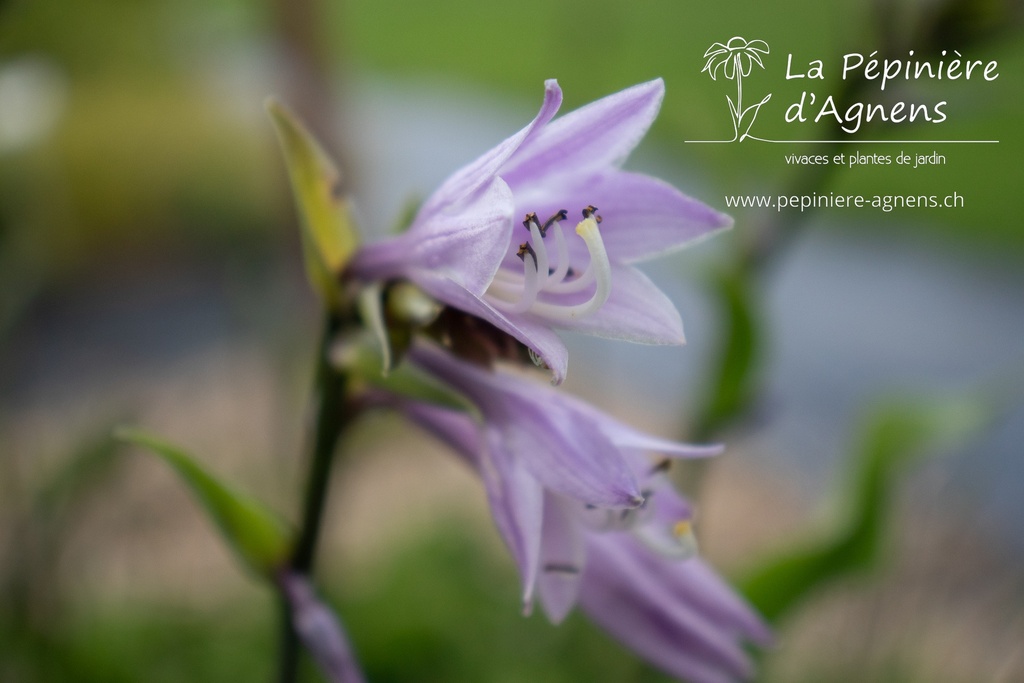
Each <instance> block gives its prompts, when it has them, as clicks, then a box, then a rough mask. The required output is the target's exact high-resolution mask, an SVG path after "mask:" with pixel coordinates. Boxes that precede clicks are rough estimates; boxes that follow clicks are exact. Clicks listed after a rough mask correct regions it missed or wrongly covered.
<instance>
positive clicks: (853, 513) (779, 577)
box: [740, 395, 997, 621]
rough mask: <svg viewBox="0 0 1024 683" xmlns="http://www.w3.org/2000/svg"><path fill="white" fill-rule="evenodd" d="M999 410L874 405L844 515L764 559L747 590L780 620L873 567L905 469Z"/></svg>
mask: <svg viewBox="0 0 1024 683" xmlns="http://www.w3.org/2000/svg"><path fill="white" fill-rule="evenodd" d="M996 413H997V407H996V406H995V405H994V404H993V403H992V402H991V401H988V400H985V399H983V398H982V397H979V396H976V395H971V396H960V397H950V398H945V399H917V400H913V401H901V402H898V403H893V404H890V405H888V406H885V407H882V408H880V409H878V410H876V411H875V412H874V414H873V416H872V417H871V418H870V419H869V421H868V423H867V425H866V428H865V430H864V436H863V438H862V442H861V446H860V447H859V448H858V449H857V450H855V451H854V453H853V456H852V458H851V465H852V476H851V477H850V478H849V479H848V481H847V482H846V486H845V489H844V491H843V493H844V495H845V497H846V499H847V505H848V510H849V512H848V514H847V515H846V516H845V520H844V521H843V522H842V523H841V524H839V525H837V527H836V528H835V529H834V530H833V531H832V532H831V533H829V534H826V535H825V536H824V537H822V538H820V539H819V540H817V541H814V542H809V543H807V544H805V545H804V546H802V547H799V548H796V549H794V550H791V551H789V552H785V553H783V554H781V555H778V556H776V557H775V558H772V559H770V560H768V561H766V562H764V563H762V564H761V565H760V566H759V567H757V568H756V569H755V570H753V571H752V572H750V573H749V574H748V576H747V578H746V579H745V580H744V581H741V582H740V586H741V590H742V591H743V593H744V594H745V595H746V596H747V598H748V599H749V600H750V601H751V602H752V603H753V604H754V605H755V606H756V607H757V608H758V609H759V610H760V611H761V613H762V614H763V615H764V616H765V617H766V618H767V619H769V620H770V621H777V620H778V619H780V618H781V617H782V616H784V615H785V614H786V613H788V612H789V611H790V610H792V609H793V608H794V607H795V606H796V605H798V604H799V603H800V602H801V601H803V600H804V599H806V598H807V597H808V596H809V595H810V594H811V593H812V592H813V591H815V590H817V589H819V588H821V587H823V586H824V585H826V584H828V583H830V582H833V581H835V580H837V579H840V578H843V577H846V576H849V575H851V574H854V573H857V572H861V571H864V570H867V569H870V568H871V567H873V566H874V565H875V564H876V563H877V561H878V559H879V558H880V557H881V555H882V552H881V551H882V548H883V545H884V542H885V540H886V529H887V527H888V524H889V520H890V516H891V510H890V508H891V501H892V497H893V492H894V489H895V487H896V484H897V483H898V481H899V479H900V476H901V474H902V473H903V472H904V471H905V468H906V466H907V465H909V464H911V463H913V462H914V461H916V460H918V459H920V458H921V457H922V456H924V455H927V454H929V453H933V452H935V451H938V450H944V449H945V450H948V448H949V447H951V446H953V445H954V444H955V443H958V442H960V441H962V440H964V439H966V438H967V437H969V436H971V435H973V434H975V433H977V432H978V431H979V430H980V429H981V428H982V427H983V426H985V425H987V424H989V423H990V422H991V421H992V419H993V418H994V416H995V415H996Z"/></svg>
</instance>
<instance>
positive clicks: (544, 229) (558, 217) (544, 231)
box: [540, 209, 569, 237]
mask: <svg viewBox="0 0 1024 683" xmlns="http://www.w3.org/2000/svg"><path fill="white" fill-rule="evenodd" d="M568 216H569V212H568V211H566V210H565V209H559V210H558V212H557V213H556V214H555V215H554V216H552V217H551V218H549V219H547V220H546V221H545V222H544V225H542V226H541V227H540V236H541V237H547V236H548V228H550V227H551V226H552V225H554V224H555V223H558V222H559V221H564V220H565V219H566V218H567V217H568Z"/></svg>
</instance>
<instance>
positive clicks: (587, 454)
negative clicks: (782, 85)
mask: <svg viewBox="0 0 1024 683" xmlns="http://www.w3.org/2000/svg"><path fill="white" fill-rule="evenodd" d="M409 358H410V359H411V360H412V361H413V362H415V363H416V364H417V365H418V366H420V367H422V368H423V369H425V370H427V371H428V372H430V373H431V374H433V375H435V376H436V377H437V378H438V379H440V380H441V381H443V382H445V383H447V384H449V385H450V386H452V388H454V389H455V390H456V391H460V392H462V393H463V394H465V395H466V396H467V397H468V398H469V399H470V400H472V401H473V402H474V403H475V404H476V405H477V406H478V407H479V408H480V411H481V412H482V413H483V416H484V420H485V421H486V422H487V424H488V425H489V426H491V427H492V428H493V429H496V430H498V431H500V433H501V435H502V439H503V443H504V447H505V448H507V450H508V451H510V452H513V453H516V454H517V456H518V457H520V458H522V459H523V462H524V464H525V466H526V467H527V468H529V470H530V471H531V472H532V473H533V475H534V476H535V477H536V478H537V479H538V480H539V481H540V482H542V483H543V484H544V485H545V486H546V487H548V488H550V489H553V490H555V491H559V492H561V493H564V494H565V495H567V496H570V497H572V498H576V499H578V500H580V501H582V502H584V503H589V504H593V505H601V506H606V507H634V506H635V505H637V504H638V503H639V501H640V490H639V487H638V486H637V483H636V479H635V478H634V476H633V473H632V471H631V470H630V468H629V466H628V464H627V463H626V461H625V459H624V458H623V457H622V455H621V453H620V452H619V451H618V449H616V448H615V446H614V445H613V444H612V443H611V441H609V440H608V438H607V437H606V436H604V434H602V433H601V432H600V430H598V429H580V428H579V424H578V418H579V417H580V415H579V414H578V413H576V412H575V411H573V409H572V405H571V404H568V403H564V402H560V401H557V400H549V401H545V400H544V396H545V395H546V394H548V393H554V392H555V390H554V389H552V388H551V387H550V386H547V385H542V384H538V383H534V382H530V381H527V380H525V379H519V378H516V377H513V376H511V375H503V376H502V377H500V378H499V377H497V376H495V375H494V374H493V373H488V372H486V371H483V370H479V369H477V368H476V367H473V366H471V365H469V364H468V363H464V362H462V361H459V360H456V359H454V358H452V357H451V356H449V355H448V354H446V353H444V352H443V351H441V350H439V349H436V348H433V347H430V346H428V345H426V344H417V345H415V346H414V347H413V348H412V349H411V350H410V352H409Z"/></svg>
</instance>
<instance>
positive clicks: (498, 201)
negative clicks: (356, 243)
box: [351, 178, 514, 296]
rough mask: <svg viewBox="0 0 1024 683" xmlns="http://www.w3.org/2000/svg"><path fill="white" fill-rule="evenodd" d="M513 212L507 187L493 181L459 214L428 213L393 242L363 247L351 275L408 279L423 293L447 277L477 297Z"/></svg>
mask: <svg viewBox="0 0 1024 683" xmlns="http://www.w3.org/2000/svg"><path fill="white" fill-rule="evenodd" d="M513 208H514V206H513V200H512V194H511V192H510V190H509V188H508V186H507V185H506V184H505V183H504V181H502V180H501V179H500V178H492V179H491V180H490V181H489V182H488V183H487V185H486V187H483V188H482V189H481V190H480V192H478V193H477V194H476V195H475V196H474V198H473V200H472V201H471V202H470V203H469V204H468V205H466V206H463V207H461V210H458V211H451V212H435V213H432V214H429V216H428V217H427V218H426V219H425V220H422V221H419V222H417V223H416V224H415V225H413V227H412V228H410V229H409V231H408V232H406V233H404V234H402V235H399V236H398V237H396V238H395V239H393V240H385V241H383V242H376V243H373V244H368V245H366V246H364V247H363V248H362V249H360V250H359V251H358V252H356V255H355V258H354V260H353V263H352V265H351V269H352V272H353V274H355V275H356V276H357V277H360V278H363V279H367V280H373V279H390V278H398V277H408V278H409V279H411V280H413V281H414V282H416V283H417V284H420V286H423V287H424V288H425V289H426V286H425V285H424V283H430V282H433V281H434V280H436V279H439V278H446V279H450V280H453V281H455V282H457V283H458V284H459V285H460V286H461V287H462V288H463V289H465V290H467V291H469V292H470V293H472V294H474V295H476V296H480V295H482V294H483V293H484V291H485V290H486V289H487V286H488V285H489V284H490V282H491V280H492V279H494V273H495V272H496V271H497V269H498V266H499V265H500V263H501V258H502V257H503V256H504V255H505V251H506V249H507V247H508V242H509V240H510V239H511V234H512V218H511V217H512V212H513ZM428 291H429V290H428Z"/></svg>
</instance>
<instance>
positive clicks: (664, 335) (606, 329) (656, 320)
mask: <svg viewBox="0 0 1024 683" xmlns="http://www.w3.org/2000/svg"><path fill="white" fill-rule="evenodd" d="M574 329H575V330H576V331H578V332H586V333H589V334H592V335H595V336H598V337H605V338H608V339H621V340H624V341H631V342H637V343H640V344H685V343H686V337H685V336H684V335H683V321H682V319H681V318H680V317H679V311H677V310H676V307H675V306H674V305H673V304H672V301H671V300H669V298H668V297H667V296H665V294H664V292H662V291H661V290H660V289H658V287H657V285H655V284H654V283H653V282H651V281H650V279H649V278H648V277H647V276H646V275H644V274H643V273H641V272H640V271H639V270H637V269H635V268H632V267H630V266H622V267H620V268H616V269H615V270H614V271H613V275H612V291H611V295H610V296H609V297H608V300H607V301H606V302H605V304H604V306H602V307H601V308H600V309H599V310H597V311H596V312H594V313H592V314H590V315H589V316H586V317H585V318H580V319H579V320H577V321H576V324H575V326H574Z"/></svg>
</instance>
